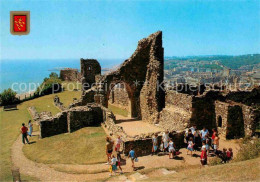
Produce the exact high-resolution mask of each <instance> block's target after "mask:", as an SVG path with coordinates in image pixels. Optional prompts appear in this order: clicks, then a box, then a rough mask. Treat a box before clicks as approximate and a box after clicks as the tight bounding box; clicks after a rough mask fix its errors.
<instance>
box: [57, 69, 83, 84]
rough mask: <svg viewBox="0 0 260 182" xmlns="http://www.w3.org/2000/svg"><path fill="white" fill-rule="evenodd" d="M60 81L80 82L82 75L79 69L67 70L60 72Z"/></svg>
mask: <svg viewBox="0 0 260 182" xmlns="http://www.w3.org/2000/svg"><path fill="white" fill-rule="evenodd" d="M60 79H61V80H62V81H78V80H80V73H79V72H78V70H77V69H72V68H66V69H63V70H60Z"/></svg>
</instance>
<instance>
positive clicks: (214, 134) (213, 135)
mask: <svg viewBox="0 0 260 182" xmlns="http://www.w3.org/2000/svg"><path fill="white" fill-rule="evenodd" d="M217 133H218V132H217V130H216V129H215V128H213V129H212V136H211V143H212V145H213V143H214V139H215V137H216V134H217ZM212 148H213V147H212Z"/></svg>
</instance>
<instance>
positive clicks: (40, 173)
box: [11, 136, 238, 181]
mask: <svg viewBox="0 0 260 182" xmlns="http://www.w3.org/2000/svg"><path fill="white" fill-rule="evenodd" d="M220 147H221V148H223V147H232V148H233V150H234V154H236V153H237V150H238V145H237V144H236V143H235V142H234V141H225V140H221V141H220ZM22 148H23V144H22V142H21V136H19V137H18V138H17V140H16V141H15V142H14V144H13V146H12V149H11V150H12V153H11V154H12V156H11V157H12V162H13V164H14V166H15V167H18V168H19V169H20V173H23V174H26V175H30V176H34V177H36V178H38V179H39V180H41V181H54V180H55V181H87V180H92V181H93V180H99V179H107V178H108V177H109V173H108V172H105V171H107V170H108V167H109V166H108V165H105V164H95V165H77V164H52V165H51V164H49V165H48V164H41V163H36V162H33V161H31V160H29V159H28V158H26V157H25V156H24V154H23V151H22ZM180 151H181V154H180V155H179V156H178V158H177V159H169V158H168V156H167V155H164V156H150V155H149V156H143V157H139V162H138V163H136V167H138V168H139V169H150V168H159V167H160V168H161V167H164V168H167V167H168V168H173V167H177V166H183V165H196V164H200V159H199V155H200V152H194V154H196V155H195V157H191V156H190V155H186V149H184V148H183V149H181V150H180ZM123 158H124V159H125V160H126V164H125V165H122V168H123V171H124V173H130V172H133V170H132V168H131V161H130V159H128V158H125V157H123ZM55 169H56V170H55ZM59 171H67V172H68V173H66V172H59ZM86 171H88V172H90V173H93V174H85V173H86ZM98 171H99V172H98ZM95 172H96V173H95ZM70 173H79V174H70ZM80 173H83V174H80Z"/></svg>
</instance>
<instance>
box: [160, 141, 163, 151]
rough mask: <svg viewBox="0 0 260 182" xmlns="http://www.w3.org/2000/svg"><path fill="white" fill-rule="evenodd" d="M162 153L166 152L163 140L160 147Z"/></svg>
mask: <svg viewBox="0 0 260 182" xmlns="http://www.w3.org/2000/svg"><path fill="white" fill-rule="evenodd" d="M160 151H161V152H164V145H163V140H162V141H161V145H160Z"/></svg>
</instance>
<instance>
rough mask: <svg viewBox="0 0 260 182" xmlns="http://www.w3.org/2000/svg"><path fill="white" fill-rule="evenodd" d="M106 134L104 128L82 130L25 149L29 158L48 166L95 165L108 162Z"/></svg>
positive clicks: (27, 146)
mask: <svg viewBox="0 0 260 182" xmlns="http://www.w3.org/2000/svg"><path fill="white" fill-rule="evenodd" d="M105 137H106V133H105V132H104V130H103V128H102V127H87V128H82V129H80V130H78V131H76V132H73V133H66V134H60V135H56V136H52V137H47V138H44V139H41V140H38V137H32V140H31V141H36V143H33V144H31V145H26V146H25V147H24V148H23V151H24V154H25V156H26V157H27V158H29V159H31V160H33V161H36V162H40V163H47V164H93V163H102V162H106V154H105V146H106V141H105Z"/></svg>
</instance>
